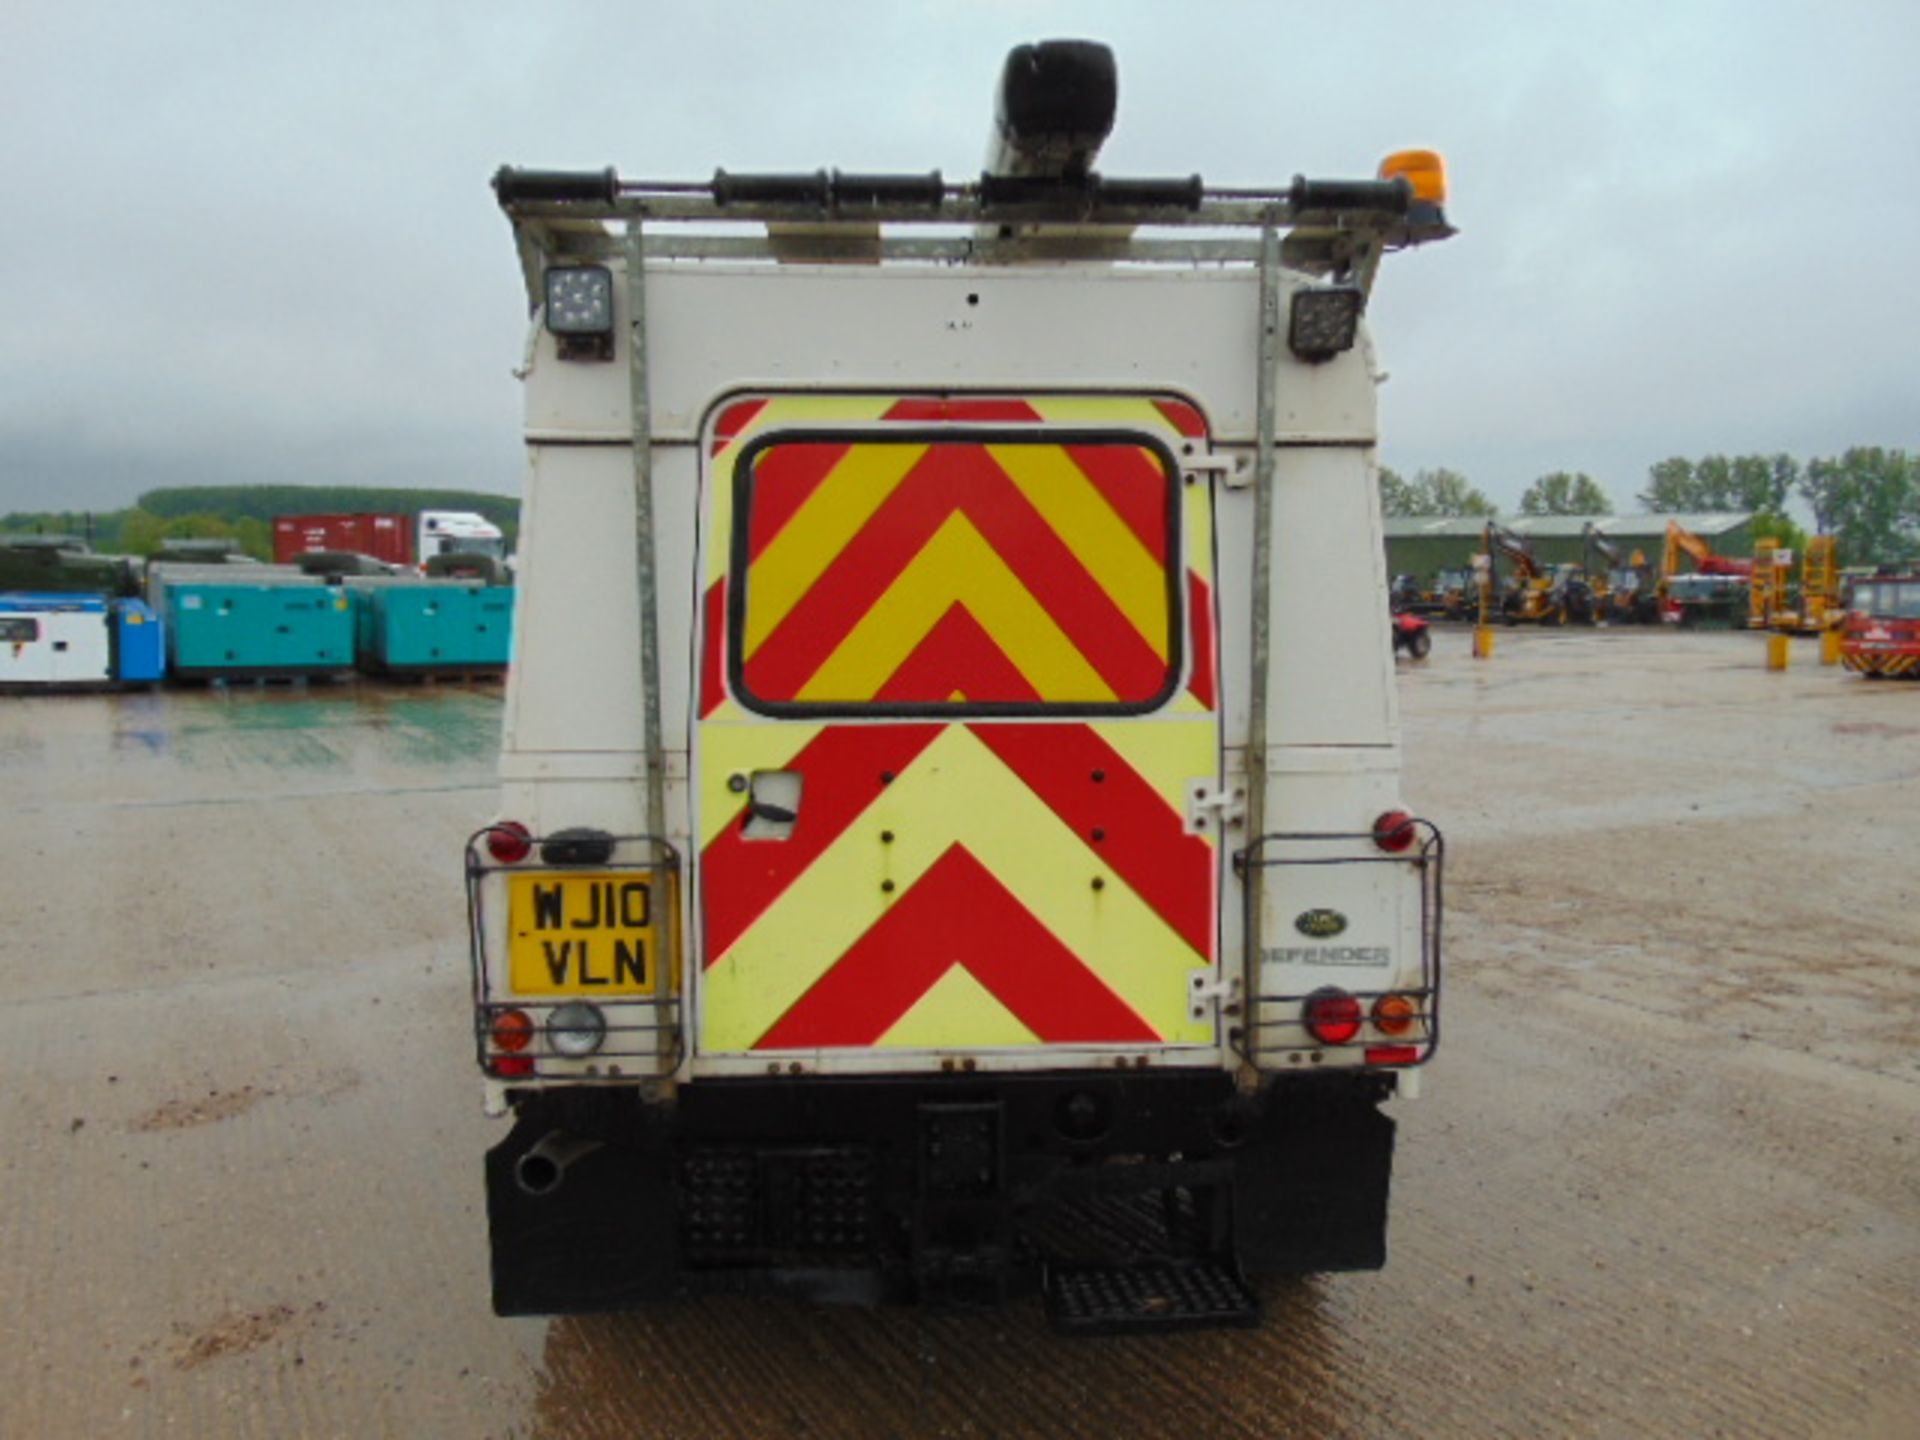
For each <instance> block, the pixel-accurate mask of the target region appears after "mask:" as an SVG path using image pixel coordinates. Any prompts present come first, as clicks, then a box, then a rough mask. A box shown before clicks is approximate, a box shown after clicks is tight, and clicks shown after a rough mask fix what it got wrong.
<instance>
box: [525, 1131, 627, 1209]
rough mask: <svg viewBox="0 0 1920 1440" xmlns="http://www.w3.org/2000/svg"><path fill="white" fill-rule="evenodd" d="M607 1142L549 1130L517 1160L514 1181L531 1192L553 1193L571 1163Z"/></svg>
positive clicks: (526, 1192) (526, 1191) (564, 1176)
mask: <svg viewBox="0 0 1920 1440" xmlns="http://www.w3.org/2000/svg"><path fill="white" fill-rule="evenodd" d="M605 1144H606V1141H604V1140H589V1139H587V1138H586V1137H585V1136H582V1135H570V1134H568V1133H567V1132H566V1131H565V1130H549V1131H548V1132H547V1133H546V1134H545V1135H542V1136H541V1137H540V1139H539V1141H538V1143H536V1144H535V1145H534V1147H533V1148H532V1149H531V1150H529V1151H527V1153H526V1154H524V1155H522V1156H521V1157H520V1158H519V1159H518V1160H516V1161H515V1162H514V1166H513V1179H514V1183H515V1184H517V1185H518V1186H519V1187H520V1189H521V1191H522V1192H523V1193H525V1194H528V1195H551V1194H552V1193H553V1192H554V1191H556V1190H558V1189H559V1188H560V1182H561V1181H562V1180H564V1179H566V1175H567V1171H568V1169H569V1168H570V1167H571V1166H573V1165H575V1164H576V1163H578V1162H579V1161H581V1160H584V1159H586V1158H587V1156H589V1155H591V1154H593V1152H594V1151H596V1150H598V1149H600V1148H601V1146H603V1145H605Z"/></svg>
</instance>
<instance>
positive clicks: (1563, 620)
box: [1480, 520, 1595, 625]
mask: <svg viewBox="0 0 1920 1440" xmlns="http://www.w3.org/2000/svg"><path fill="white" fill-rule="evenodd" d="M1486 556H1487V564H1486V567H1485V569H1484V570H1482V571H1481V581H1480V623H1481V624H1482V625H1488V624H1491V623H1492V622H1493V619H1494V617H1495V616H1498V618H1499V619H1500V621H1501V622H1502V623H1503V624H1507V625H1528V624H1532V625H1565V624H1567V623H1568V622H1569V621H1571V622H1573V623H1575V624H1581V625H1591V624H1592V623H1593V621H1594V619H1595V613H1594V603H1593V591H1592V589H1591V587H1589V585H1588V583H1587V579H1586V575H1585V574H1584V572H1583V571H1582V570H1581V567H1580V566H1578V565H1556V566H1555V567H1554V568H1553V569H1552V570H1547V569H1545V568H1544V567H1543V566H1542V565H1541V564H1540V562H1539V560H1538V559H1537V558H1535V556H1534V553H1533V542H1532V541H1531V540H1529V539H1527V537H1526V536H1524V535H1516V534H1515V533H1514V532H1513V531H1511V530H1509V529H1507V528H1506V526H1504V525H1501V524H1500V523H1499V522H1497V521H1494V520H1489V521H1487V530H1486ZM1502 556H1505V557H1506V559H1507V561H1508V563H1509V564H1510V565H1511V566H1512V569H1513V578H1512V580H1511V581H1510V582H1508V583H1507V584H1506V585H1505V586H1502V585H1501V583H1500V558H1501V557H1502Z"/></svg>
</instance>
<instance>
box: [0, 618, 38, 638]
mask: <svg viewBox="0 0 1920 1440" xmlns="http://www.w3.org/2000/svg"><path fill="white" fill-rule="evenodd" d="M39 638H40V622H39V621H38V620H35V619H34V618H33V617H32V616H31V615H0V644H6V643H11V644H14V645H24V644H27V643H29V642H31V641H34V640H38V639H39Z"/></svg>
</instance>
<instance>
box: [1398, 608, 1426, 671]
mask: <svg viewBox="0 0 1920 1440" xmlns="http://www.w3.org/2000/svg"><path fill="white" fill-rule="evenodd" d="M1431 649H1433V631H1432V627H1431V626H1429V625H1428V624H1427V622H1426V621H1424V620H1422V619H1421V618H1420V617H1419V616H1418V615H1395V616H1394V617H1393V653H1394V654H1396V655H1399V654H1403V653H1404V654H1405V655H1406V656H1407V657H1408V658H1410V659H1413V660H1424V659H1426V658H1427V652H1428V651H1429V650H1431Z"/></svg>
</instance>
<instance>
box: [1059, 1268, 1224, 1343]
mask: <svg viewBox="0 0 1920 1440" xmlns="http://www.w3.org/2000/svg"><path fill="white" fill-rule="evenodd" d="M1046 1300H1047V1318H1048V1319H1050V1320H1051V1321H1052V1322H1053V1326H1054V1328H1055V1329H1056V1330H1059V1331H1061V1332H1062V1333H1064V1334H1068V1335H1143V1334H1151V1333H1158V1332H1162V1331H1167V1330H1211V1329H1218V1328H1220V1327H1222V1326H1235V1327H1241V1328H1251V1327H1253V1326H1256V1325H1258V1324H1259V1323H1260V1313H1261V1312H1260V1297H1259V1296H1258V1295H1256V1294H1255V1293H1254V1292H1253V1289H1252V1287H1251V1286H1249V1285H1248V1284H1247V1282H1246V1281H1245V1280H1244V1279H1242V1278H1241V1276H1240V1274H1239V1272H1238V1271H1237V1270H1236V1269H1234V1268H1233V1267H1232V1266H1230V1265H1227V1264H1224V1263H1222V1262H1220V1261H1216V1260H1175V1259H1167V1260H1153V1261H1139V1262H1135V1263H1133V1264H1130V1265H1112V1266H1100V1265H1049V1266H1048V1267H1047V1274H1046Z"/></svg>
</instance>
